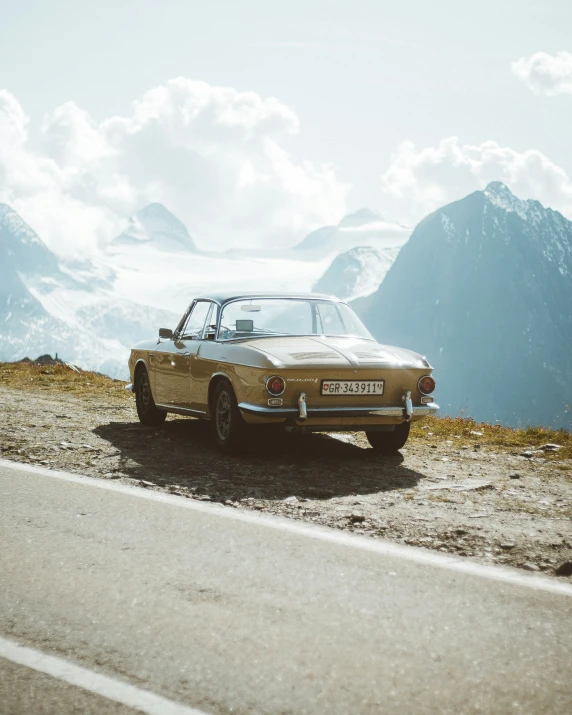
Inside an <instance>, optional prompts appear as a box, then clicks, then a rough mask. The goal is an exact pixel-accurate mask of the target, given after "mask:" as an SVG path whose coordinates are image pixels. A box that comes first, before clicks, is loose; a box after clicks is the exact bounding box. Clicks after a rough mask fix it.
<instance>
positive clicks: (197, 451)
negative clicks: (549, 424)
mask: <svg viewBox="0 0 572 715" xmlns="http://www.w3.org/2000/svg"><path fill="white" fill-rule="evenodd" d="M429 429H431V428H430V427H425V430H429ZM420 434H422V435H423V438H416V439H412V440H410V442H408V445H407V446H406V448H404V449H403V450H401V453H399V454H396V455H394V456H389V457H386V456H380V455H376V454H375V453H374V452H373V450H372V449H370V448H369V445H368V443H367V441H366V439H365V436H362V435H361V434H360V433H358V434H350V433H347V434H337V435H333V434H332V435H317V434H316V435H308V436H305V437H296V438H294V437H284V438H282V439H279V440H277V439H276V437H275V436H270V435H266V434H263V433H261V435H260V440H259V442H258V444H257V445H256V448H255V450H254V451H253V452H250V453H249V454H245V455H242V456H239V457H227V456H224V455H221V454H219V453H218V452H216V451H215V449H214V447H213V445H212V442H211V438H210V434H209V430H208V425H207V424H205V423H203V422H200V421H198V420H195V419H187V418H179V417H176V416H173V415H171V416H169V417H168V419H167V421H166V423H165V425H164V427H162V428H161V429H152V428H147V427H144V426H142V425H140V424H139V422H138V421H137V416H136V414H135V410H134V403H133V401H132V400H131V398H130V399H127V398H122V399H120V398H119V397H118V396H117V394H111V393H110V394H109V396H107V397H106V396H101V395H98V394H97V393H94V394H89V393H87V392H86V394H83V395H81V396H79V395H77V394H66V393H55V392H42V391H41V390H38V389H35V388H33V387H32V388H31V389H23V388H22V387H18V388H11V387H0V456H1V457H3V458H5V459H12V460H17V461H20V462H26V463H31V464H42V465H44V466H47V467H50V468H53V469H63V470H66V471H70V472H76V473H81V474H86V475H91V476H96V477H101V478H105V479H119V480H123V481H125V482H126V483H131V484H136V485H139V486H144V487H147V488H149V489H157V490H161V491H166V492H170V493H172V494H177V495H180V496H181V498H190V499H199V500H202V501H216V502H221V503H223V504H225V505H227V506H228V507H229V508H239V509H254V510H258V511H262V512H268V513H271V514H279V515H281V516H286V517H289V518H292V519H299V520H303V521H311V522H313V523H318V524H322V525H325V526H329V527H333V528H336V529H344V530H347V531H352V532H354V533H361V534H366V535H368V536H371V537H372V538H386V539H391V540H393V541H396V542H399V543H406V544H410V545H415V546H419V547H425V548H429V549H436V550H438V551H444V552H449V553H454V554H457V555H459V556H464V557H468V558H473V559H477V560H479V561H481V562H483V561H484V562H486V563H499V564H508V565H512V566H517V567H521V568H524V569H526V570H529V571H544V572H545V573H547V574H552V575H558V576H559V577H561V578H567V579H570V580H571V581H572V576H570V575H566V573H567V567H566V566H565V565H566V564H567V563H570V562H572V528H571V526H572V460H571V459H564V458H560V457H559V455H558V454H557V453H550V452H546V453H544V452H542V451H541V450H535V451H533V452H532V454H530V453H529V454H528V456H521V454H522V450H512V451H510V450H501V449H498V450H495V449H493V448H491V447H490V446H484V445H481V444H479V442H478V439H479V435H478V433H474V436H473V438H472V440H469V441H467V440H466V439H465V438H462V437H461V436H458V437H456V436H455V435H452V439H446V440H443V439H441V438H439V439H437V438H434V439H435V441H432V437H431V433H430V432H428V431H425V432H424V433H420Z"/></svg>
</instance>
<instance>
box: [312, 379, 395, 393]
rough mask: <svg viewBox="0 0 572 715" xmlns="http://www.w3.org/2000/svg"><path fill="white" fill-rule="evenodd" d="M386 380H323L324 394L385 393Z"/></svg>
mask: <svg viewBox="0 0 572 715" xmlns="http://www.w3.org/2000/svg"><path fill="white" fill-rule="evenodd" d="M384 385H385V381H384V380H322V395H383V388H384Z"/></svg>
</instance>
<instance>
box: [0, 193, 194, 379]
mask: <svg viewBox="0 0 572 715" xmlns="http://www.w3.org/2000/svg"><path fill="white" fill-rule="evenodd" d="M115 279H116V277H115V275H114V273H113V272H112V271H109V270H108V269H107V268H103V269H102V268H101V267H97V266H95V265H93V264H91V263H90V262H84V263H82V264H77V263H75V264H71V263H70V264H66V263H60V262H59V261H58V259H57V258H56V256H55V255H54V254H53V253H52V252H51V251H50V250H49V248H48V247H47V246H46V245H45V244H44V243H43V242H42V241H41V239H40V238H39V237H38V235H37V234H36V233H35V232H34V231H33V230H32V229H31V228H30V226H28V225H27V224H26V223H25V222H24V221H23V220H22V218H21V217H20V216H19V215H18V214H17V213H16V212H15V211H14V210H13V209H12V208H10V207H9V206H6V205H4V204H0V360H19V359H22V358H23V357H25V356H26V355H30V354H32V355H37V354H41V353H54V352H57V353H58V354H59V355H60V356H61V357H62V358H63V359H64V360H65V361H67V362H73V363H77V364H78V365H81V366H82V367H85V368H90V369H94V370H99V371H101V372H107V373H108V374H111V375H112V376H122V377H126V373H127V370H126V365H127V357H128V355H129V348H130V346H131V345H133V344H134V343H135V342H138V341H139V340H141V339H143V338H145V337H149V335H150V334H152V333H153V332H154V331H155V330H156V329H157V328H158V327H159V324H161V325H166V326H168V325H173V326H174V325H175V324H176V322H177V321H178V318H179V317H180V316H175V315H173V314H172V313H170V312H168V311H160V310H156V309H154V308H150V307H148V306H145V305H138V304H135V303H133V302H132V301H129V300H126V299H123V298H121V297H120V296H118V295H117V294H116V292H115V286H114V283H115Z"/></svg>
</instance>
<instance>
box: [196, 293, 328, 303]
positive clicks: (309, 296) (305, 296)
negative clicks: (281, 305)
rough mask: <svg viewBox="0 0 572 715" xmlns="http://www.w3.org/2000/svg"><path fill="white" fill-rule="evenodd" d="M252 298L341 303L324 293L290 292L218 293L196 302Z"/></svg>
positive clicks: (198, 298)
mask: <svg viewBox="0 0 572 715" xmlns="http://www.w3.org/2000/svg"><path fill="white" fill-rule="evenodd" d="M251 298H253V299H254V298H285V299H288V298H291V299H292V298H294V299H298V300H331V301H333V302H337V303H339V302H341V301H340V299H339V298H336V297H334V296H331V295H325V294H323V293H288V292H280V293H277V292H265V291H251V292H250V293H216V294H210V295H201V296H197V297H196V298H194V300H213V301H214V302H215V303H218V304H219V305H223V304H224V303H230V302H231V301H234V300H250V299H251Z"/></svg>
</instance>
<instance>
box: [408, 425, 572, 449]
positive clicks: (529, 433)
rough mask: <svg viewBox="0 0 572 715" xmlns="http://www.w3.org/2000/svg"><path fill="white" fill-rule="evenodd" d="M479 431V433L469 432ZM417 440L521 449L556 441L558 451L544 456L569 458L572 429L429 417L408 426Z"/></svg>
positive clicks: (457, 445) (571, 446)
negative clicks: (569, 430)
mask: <svg viewBox="0 0 572 715" xmlns="http://www.w3.org/2000/svg"><path fill="white" fill-rule="evenodd" d="M473 432H479V433H481V434H472V433H473ZM410 439H413V440H415V441H417V442H421V443H431V444H439V443H440V442H441V443H442V442H443V441H446V440H450V441H452V442H453V445H452V446H454V447H457V448H459V447H462V446H465V445H474V444H479V445H481V447H488V448H494V449H498V450H502V451H505V452H506V451H511V452H522V451H523V450H525V449H537V448H538V447H540V446H541V445H543V444H547V443H552V444H559V445H561V446H562V449H560V450H558V452H546V453H545V454H544V456H545V457H547V458H551V457H553V458H558V459H571V458H572V433H570V432H566V431H565V430H552V429H548V428H545V427H527V428H526V429H515V428H512V427H503V426H501V425H491V424H488V423H486V422H476V421H475V420H473V419H470V418H468V417H428V418H427V419H425V420H422V421H420V422H415V423H414V424H413V425H412V426H411V437H410Z"/></svg>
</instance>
